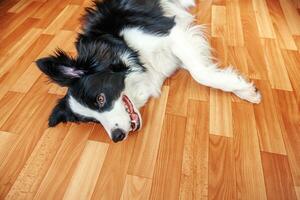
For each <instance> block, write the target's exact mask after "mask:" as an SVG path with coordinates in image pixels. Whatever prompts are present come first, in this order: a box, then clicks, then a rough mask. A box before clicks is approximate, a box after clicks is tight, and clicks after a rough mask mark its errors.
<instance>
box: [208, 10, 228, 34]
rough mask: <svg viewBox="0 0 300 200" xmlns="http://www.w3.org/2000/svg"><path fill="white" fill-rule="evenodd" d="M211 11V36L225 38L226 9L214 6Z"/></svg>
mask: <svg viewBox="0 0 300 200" xmlns="http://www.w3.org/2000/svg"><path fill="white" fill-rule="evenodd" d="M211 9H212V11H211V36H212V37H224V36H225V34H226V7H225V6H215V5H213V6H212V8H211Z"/></svg>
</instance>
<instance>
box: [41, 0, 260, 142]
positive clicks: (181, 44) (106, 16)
mask: <svg viewBox="0 0 300 200" xmlns="http://www.w3.org/2000/svg"><path fill="white" fill-rule="evenodd" d="M193 5H194V2H193V0H104V1H101V2H97V1H95V3H94V6H93V7H91V8H87V9H86V14H85V16H84V19H85V22H84V25H83V30H82V33H80V34H79V35H78V38H77V41H76V49H77V53H78V55H77V56H76V57H74V58H73V57H70V56H69V55H67V54H66V53H65V52H64V51H62V50H57V51H56V53H55V54H54V55H52V56H50V57H45V58H41V59H39V60H37V62H36V63H37V65H38V67H39V68H40V70H41V71H42V72H44V73H45V74H46V75H47V76H49V78H50V79H51V80H52V81H54V82H56V83H57V84H59V85H60V86H62V87H68V92H67V94H66V96H65V97H64V98H62V99H61V100H59V102H58V104H57V105H56V106H55V108H54V109H53V111H52V114H51V116H50V118H49V126H50V127H53V126H56V125H57V124H58V123H60V122H67V121H70V122H88V121H94V122H99V123H101V124H102V125H103V127H104V128H105V130H106V132H107V133H108V135H109V137H110V138H111V139H112V140H113V141H114V142H118V141H122V140H124V139H125V138H126V137H127V136H128V133H129V132H130V131H136V130H138V129H140V128H141V127H142V119H141V115H140V112H139V108H140V107H142V106H143V105H144V104H145V103H146V102H147V100H148V99H149V97H152V96H153V97H158V96H159V94H160V90H161V86H162V84H163V82H164V80H165V79H166V78H167V77H169V76H170V75H172V74H173V73H174V71H175V70H176V69H178V67H181V68H184V69H186V70H188V71H189V73H190V74H191V75H192V77H193V78H194V79H195V80H196V81H197V82H199V83H200V84H203V85H206V86H209V87H213V88H217V89H221V90H223V91H226V92H232V93H234V94H235V95H237V96H238V97H240V98H241V99H245V100H247V101H249V102H252V103H259V102H260V100H261V95H260V93H259V92H258V91H257V90H256V88H255V86H254V85H253V84H252V83H250V82H248V81H247V80H246V79H245V78H243V77H242V76H241V75H239V74H238V73H237V72H236V71H235V70H233V69H232V68H231V67H228V68H225V69H220V68H218V66H217V64H216V63H214V62H213V61H212V57H211V53H210V47H209V44H208V42H207V40H206V38H205V36H204V32H203V30H202V27H201V26H195V25H194V24H193V21H194V18H193V16H192V15H191V14H190V13H188V11H187V10H186V9H187V8H188V7H189V6H193Z"/></svg>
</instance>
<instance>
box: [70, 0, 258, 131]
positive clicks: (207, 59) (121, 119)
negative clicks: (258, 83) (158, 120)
mask: <svg viewBox="0 0 300 200" xmlns="http://www.w3.org/2000/svg"><path fill="white" fill-rule="evenodd" d="M161 5H162V8H163V10H164V12H165V16H175V22H176V25H175V26H174V27H173V28H172V30H171V32H170V34H169V35H166V36H161V35H155V34H150V33H145V32H144V31H142V30H141V29H138V28H126V29H124V30H123V31H122V32H121V35H122V36H123V37H124V39H125V41H126V42H127V44H128V45H129V46H130V47H131V48H133V49H134V50H136V51H138V52H139V55H140V60H141V62H142V63H143V64H144V66H145V68H146V69H147V71H146V72H141V71H140V70H134V69H138V68H137V66H134V65H135V63H134V62H132V60H131V58H130V55H129V54H128V52H125V53H123V54H121V55H119V56H120V58H121V59H122V61H123V63H125V64H126V65H127V66H128V67H129V68H131V69H133V72H131V73H129V75H128V76H127V77H126V79H125V90H124V93H125V94H126V95H127V96H128V97H129V98H130V99H131V101H132V102H133V104H134V106H135V107H136V108H137V109H138V108H140V107H142V106H143V105H144V104H145V103H146V102H147V100H148V99H149V97H151V96H154V97H157V96H159V94H160V90H161V86H162V84H163V81H164V80H165V79H166V78H167V77H169V76H171V75H172V73H173V72H174V71H175V70H176V69H177V68H178V66H181V67H182V68H184V69H186V70H188V71H189V72H190V74H191V75H192V77H193V78H194V79H195V80H196V81H197V82H199V83H200V84H203V85H206V86H210V87H213V88H217V89H221V90H223V91H226V92H233V93H234V94H236V95H237V96H239V97H240V98H242V99H245V100H247V101H250V102H252V103H259V102H260V100H261V95H260V93H259V92H257V91H256V89H255V86H254V85H253V84H252V83H250V82H248V81H247V80H246V79H244V78H243V77H242V76H241V75H239V74H238V73H237V72H236V71H235V70H233V68H232V67H228V68H225V69H220V68H218V66H217V64H216V63H214V62H213V61H212V58H211V53H210V46H209V44H208V42H207V40H206V38H205V35H204V30H203V27H201V26H195V25H193V20H194V18H193V16H192V15H191V14H190V13H188V12H187V11H186V10H185V9H184V8H186V7H189V6H192V5H194V1H193V0H161ZM69 104H70V107H71V109H72V110H73V111H74V112H75V113H78V114H80V115H83V116H86V117H93V118H95V119H97V120H98V121H100V122H101V123H102V125H103V126H104V128H105V129H106V131H107V133H109V135H110V133H111V130H112V129H114V128H121V129H123V130H125V131H126V132H129V131H130V118H129V115H128V113H127V112H126V110H125V107H124V105H123V104H122V100H121V97H120V98H119V99H118V100H116V101H115V103H114V106H113V109H112V110H110V111H107V112H103V113H98V112H97V111H93V110H91V109H89V108H87V107H86V106H83V105H81V104H80V103H79V102H77V101H76V100H75V99H74V98H72V97H70V99H69ZM116 124H118V126H117V125H116ZM110 137H111V135H110Z"/></svg>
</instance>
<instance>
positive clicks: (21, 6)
mask: <svg viewBox="0 0 300 200" xmlns="http://www.w3.org/2000/svg"><path fill="white" fill-rule="evenodd" d="M31 2H32V1H30V0H20V1H19V2H18V3H16V4H15V5H14V6H13V7H11V8H10V9H9V10H8V12H13V13H19V12H20V11H22V10H23V9H24V8H26V7H27V6H28V5H29V4H31Z"/></svg>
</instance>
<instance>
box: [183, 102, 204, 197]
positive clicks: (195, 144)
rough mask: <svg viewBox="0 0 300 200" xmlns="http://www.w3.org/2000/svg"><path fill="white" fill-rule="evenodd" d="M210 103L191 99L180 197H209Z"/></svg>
mask: <svg viewBox="0 0 300 200" xmlns="http://www.w3.org/2000/svg"><path fill="white" fill-rule="evenodd" d="M208 112H209V110H208V103H207V102H200V101H193V100H190V101H189V104H188V115H187V122H186V130H185V141H184V151H183V161H182V169H181V179H180V193H179V198H180V199H207V197H208V133H209V129H208V128H209V127H208V123H207V121H208V120H209V114H208Z"/></svg>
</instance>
